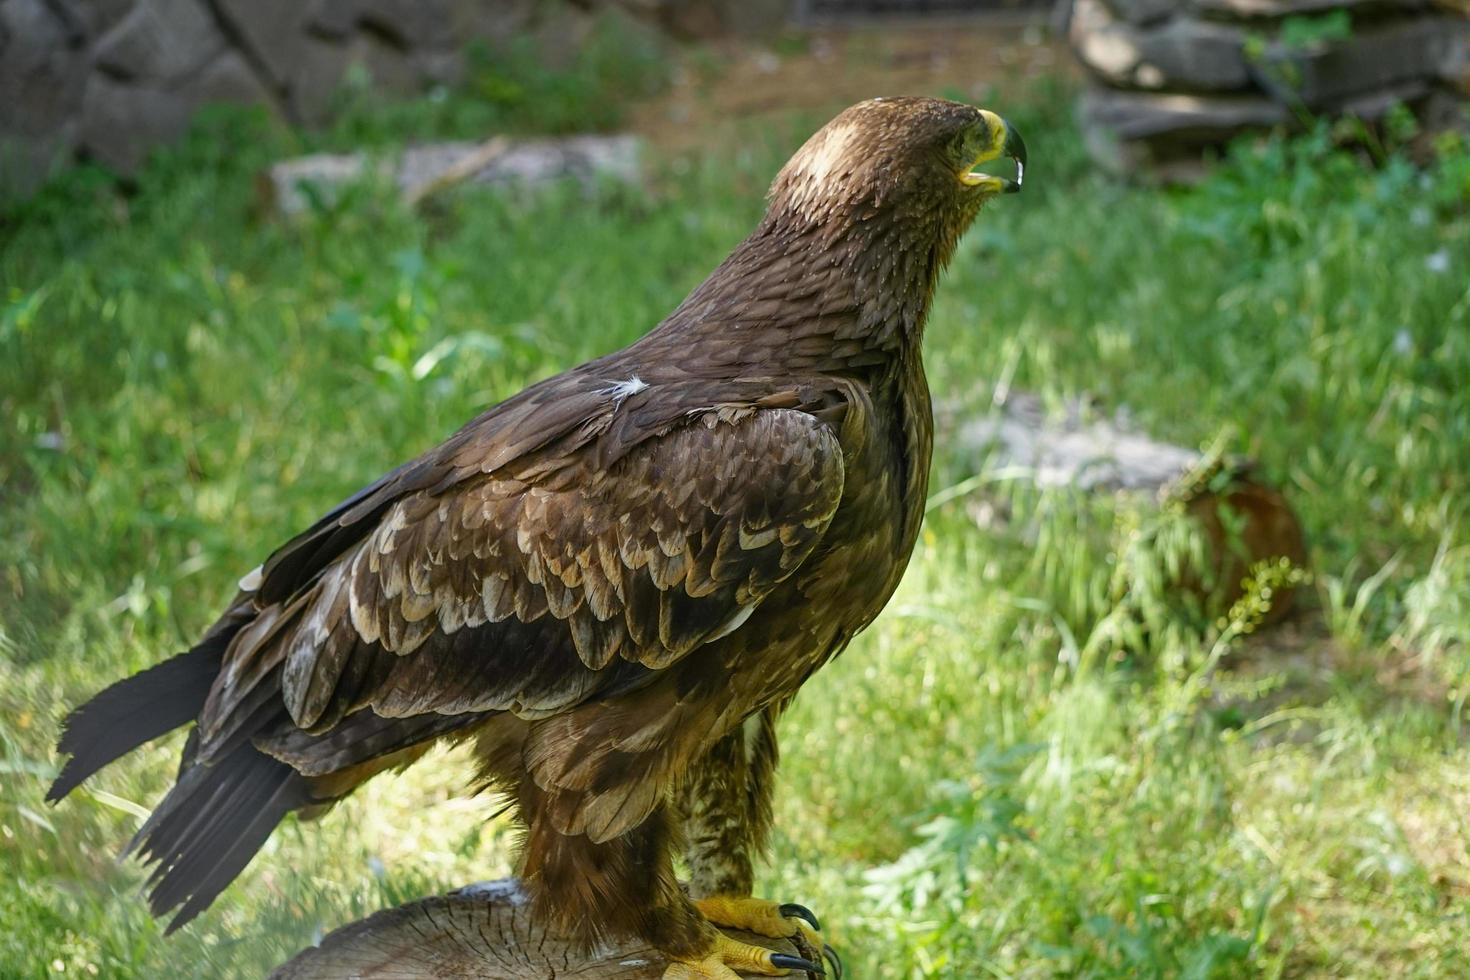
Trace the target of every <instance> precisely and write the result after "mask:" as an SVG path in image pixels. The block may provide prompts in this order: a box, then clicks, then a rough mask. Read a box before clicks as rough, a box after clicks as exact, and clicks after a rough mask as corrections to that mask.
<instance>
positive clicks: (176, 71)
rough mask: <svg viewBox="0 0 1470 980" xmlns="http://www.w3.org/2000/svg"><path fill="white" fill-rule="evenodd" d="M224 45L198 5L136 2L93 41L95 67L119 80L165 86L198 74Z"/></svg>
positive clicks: (191, 0)
mask: <svg viewBox="0 0 1470 980" xmlns="http://www.w3.org/2000/svg"><path fill="white" fill-rule="evenodd" d="M225 43H226V42H225V36H224V34H223V33H222V32H221V31H220V29H219V27H218V25H216V24H215V22H214V18H213V17H212V16H211V15H210V14H209V11H208V10H207V9H206V8H205V7H204V6H203V5H201V4H200V3H199V2H198V0H141V2H140V3H139V4H138V5H137V6H135V7H134V8H133V9H132V10H131V11H130V12H129V13H128V15H127V16H126V17H124V18H123V19H122V20H121V21H119V22H118V23H117V24H116V25H115V26H114V27H113V28H112V30H110V31H108V32H107V34H106V35H105V36H103V37H102V39H101V40H100V41H98V42H97V48H96V54H95V64H96V66H97V67H98V68H100V69H101V70H103V71H105V72H107V73H108V74H110V75H114V76H116V77H118V78H122V79H137V80H141V81H149V82H154V81H166V80H172V79H176V78H179V77H181V76H184V75H187V74H189V73H191V72H194V71H196V70H198V69H199V68H200V67H201V66H202V65H204V64H206V63H207V62H209V61H210V60H211V59H212V58H214V57H215V56H216V55H218V54H219V52H220V51H221V50H223V49H224V47H225Z"/></svg>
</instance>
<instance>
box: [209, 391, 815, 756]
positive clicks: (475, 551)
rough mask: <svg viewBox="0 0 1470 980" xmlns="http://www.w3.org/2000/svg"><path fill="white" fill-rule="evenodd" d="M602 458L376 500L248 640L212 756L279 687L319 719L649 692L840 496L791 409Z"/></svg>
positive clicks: (793, 564) (745, 607) (580, 448)
mask: <svg viewBox="0 0 1470 980" xmlns="http://www.w3.org/2000/svg"><path fill="white" fill-rule="evenodd" d="M584 428H585V427H584ZM604 455H605V453H602V452H600V451H599V450H598V447H597V443H596V441H595V440H593V441H591V442H585V441H584V442H581V443H579V444H578V445H576V446H575V448H574V449H573V450H572V451H571V452H566V451H563V450H562V449H561V448H560V447H559V446H558V444H556V443H555V442H554V441H553V442H552V443H551V444H550V448H548V449H547V450H546V451H544V452H533V453H530V454H529V455H527V456H525V457H523V458H521V459H518V460H515V461H513V462H512V463H511V464H509V465H506V466H502V467H501V468H500V469H498V470H496V471H495V472H493V473H490V474H480V473H476V474H475V475H473V476H471V477H469V478H467V479H465V480H463V481H462V482H460V483H459V484H456V485H454V486H451V487H448V488H443V489H438V490H435V489H430V488H425V489H419V490H415V491H413V492H411V493H408V494H406V495H404V496H402V497H400V498H399V499H396V500H394V501H392V502H390V503H388V504H387V505H386V506H385V507H382V508H380V509H379V511H378V513H379V516H378V518H377V521H376V524H375V525H374V526H372V527H371V528H370V529H369V530H368V531H367V532H366V534H365V535H363V536H362V539H361V541H360V543H358V544H357V545H355V546H354V547H352V548H349V549H347V550H346V551H344V552H343V553H342V554H341V555H339V556H338V557H336V558H334V559H333V560H331V561H330V562H329V563H327V564H326V565H324V566H323V567H322V568H321V569H320V571H319V572H317V573H316V576H315V578H314V580H312V581H311V582H310V584H309V585H308V587H307V588H305V589H304V590H303V591H301V592H299V593H298V594H296V595H295V596H291V597H288V598H287V599H285V600H283V601H281V602H279V603H276V604H274V605H269V606H267V607H266V608H264V609H263V610H262V611H261V614H260V616H259V617H258V618H257V620H256V621H255V622H253V623H251V624H250V625H249V626H248V627H247V628H245V629H243V630H241V632H240V634H239V636H237V637H236V638H235V640H234V642H233V643H232V645H231V647H230V649H229V650H228V651H227V653H226V655H225V663H224V668H223V669H222V671H221V674H220V681H219V683H218V684H217V685H216V687H215V690H214V691H213V692H212V694H211V698H210V701H209V704H208V705H207V706H206V709H205V712H204V715H203V717H202V718H201V734H202V735H203V740H204V754H205V755H206V756H212V755H214V754H217V753H219V752H221V751H225V750H226V749H227V748H228V747H229V746H230V745H232V744H233V742H232V741H231V740H232V738H233V737H236V736H237V734H238V733H243V732H247V731H249V730H250V729H251V728H252V727H258V723H259V719H258V718H256V719H255V720H254V721H252V720H251V719H252V716H254V715H255V712H257V711H260V710H265V705H264V702H263V701H257V700H256V699H257V698H260V697H261V692H264V691H268V690H269V691H272V692H273V693H274V692H279V694H278V697H279V698H280V699H281V700H282V701H283V702H284V706H285V709H286V711H287V712H288V713H289V716H290V720H291V722H292V723H293V724H294V726H295V727H298V728H300V729H303V730H306V731H308V732H313V733H321V732H326V731H328V730H330V729H331V727H332V726H333V725H335V724H337V723H338V722H340V721H341V720H342V719H343V718H345V717H346V716H347V715H348V714H350V713H351V712H354V711H357V710H360V709H362V708H365V707H369V708H371V709H372V711H373V712H374V713H376V714H378V715H381V716H384V717H395V718H402V717H411V716H416V715H422V714H426V713H435V714H442V715H468V714H480V713H484V712H488V711H496V710H510V711H513V712H515V713H516V714H518V715H520V716H521V717H524V718H532V719H534V718H539V717H546V716H548V715H552V714H556V713H558V712H561V711H564V710H567V709H569V708H571V707H574V706H575V705H577V704H580V703H582V702H583V701H586V700H588V699H589V698H592V697H595V696H604V695H605V694H606V693H607V692H608V691H610V690H623V689H629V687H630V685H631V686H633V687H636V686H637V685H638V684H639V681H640V678H643V677H645V676H646V675H648V674H650V673H651V672H654V671H658V670H661V669H663V668H665V667H667V666H669V665H670V664H672V663H674V662H676V661H677V660H679V659H680V658H681V657H683V656H684V655H686V654H687V653H688V652H689V651H690V650H692V649H694V648H696V647H697V646H699V645H700V644H702V643H705V642H708V641H709V640H711V639H714V638H717V637H720V636H723V635H725V634H727V633H729V632H730V631H732V630H734V629H736V628H738V627H739V625H740V624H741V623H743V622H744V620H745V619H746V618H747V617H749V616H750V615H751V612H752V611H753V610H754V609H755V608H756V606H757V605H758V604H759V603H760V601H761V600H762V599H763V598H764V597H765V596H766V595H767V594H768V593H769V592H770V591H771V590H772V589H773V588H775V587H776V586H777V585H778V584H779V583H780V582H781V581H783V580H784V579H785V578H787V577H788V576H789V575H790V574H791V573H792V572H793V571H794V570H795V569H796V568H797V567H798V566H799V565H800V564H801V563H802V561H803V560H805V559H806V557H807V556H808V555H809V554H810V553H811V552H812V550H813V549H814V548H815V547H816V546H817V544H818V542H819V541H820V539H821V536H822V534H823V532H824V531H825V529H826V527H827V524H828V523H829V522H830V520H831V518H832V515H833V514H834V513H835V512H836V509H837V506H838V502H839V501H840V499H841V497H842V490H843V474H844V463H843V457H842V450H841V446H840V445H839V442H838V439H837V436H836V435H835V434H834V433H833V431H832V430H831V428H830V427H829V426H828V424H827V423H825V422H823V421H821V420H819V419H817V418H815V417H814V416H812V415H810V414H807V413H805V412H802V411H798V410H791V409H785V408H756V407H751V406H743V407H740V408H738V409H734V410H715V411H706V412H703V413H700V414H695V415H691V416H687V417H684V418H683V419H681V420H679V421H678V422H677V423H675V424H673V425H672V427H671V428H669V429H668V430H667V431H666V432H664V433H663V434H661V435H657V436H656V437H647V438H641V439H640V440H639V441H638V442H637V443H636V445H635V446H634V447H633V448H632V449H631V450H629V451H626V452H623V453H621V454H620V455H618V456H617V458H616V461H615V462H614V463H613V464H612V465H611V466H608V467H606V468H603V467H601V466H600V461H601V459H602V457H603V456H604ZM365 503H366V499H364V500H363V501H360V502H359V503H357V504H356V505H354V506H356V507H362V506H364V505H365ZM274 560H275V559H273V561H274ZM277 567H280V566H277ZM270 578H271V566H270V565H267V568H266V572H265V575H264V579H265V582H266V584H267V586H268V584H269V582H270ZM268 677H269V678H274V679H275V683H274V684H267V683H263V681H264V679H265V678H268ZM276 703H277V704H280V703H281V702H280V701H278V702H276Z"/></svg>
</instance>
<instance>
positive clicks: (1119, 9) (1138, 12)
mask: <svg viewBox="0 0 1470 980" xmlns="http://www.w3.org/2000/svg"><path fill="white" fill-rule="evenodd" d="M1107 4H1108V7H1109V8H1110V9H1111V10H1112V11H1113V13H1114V14H1116V15H1117V16H1118V18H1119V19H1120V20H1123V21H1126V22H1128V23H1130V24H1136V25H1140V26H1141V25H1145V24H1157V23H1158V22H1159V21H1162V20H1167V19H1168V18H1169V17H1171V16H1172V15H1174V14H1175V13H1177V12H1178V11H1179V0H1107Z"/></svg>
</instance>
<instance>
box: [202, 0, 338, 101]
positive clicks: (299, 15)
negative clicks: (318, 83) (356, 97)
mask: <svg viewBox="0 0 1470 980" xmlns="http://www.w3.org/2000/svg"><path fill="white" fill-rule="evenodd" d="M212 2H213V3H214V5H215V7H216V9H218V10H219V12H220V15H221V16H222V17H224V18H225V20H227V21H228V22H229V24H230V26H231V28H232V29H233V30H234V32H235V33H236V34H237V35H238V36H239V37H240V38H241V39H242V40H243V41H244V43H245V44H246V46H247V47H248V48H249V53H250V57H251V59H252V60H253V61H255V62H256V63H257V64H260V65H263V66H264V67H265V69H266V71H268V72H269V73H270V80H271V81H272V82H273V83H274V84H275V85H276V86H277V87H278V88H280V89H286V88H287V87H288V86H289V85H290V83H291V80H292V79H293V78H294V77H295V76H296V75H297V74H299V73H300V70H301V68H302V62H303V61H305V60H307V59H309V58H311V57H312V56H313V55H316V54H318V53H319V47H318V45H319V44H320V42H317V45H313V44H312V43H310V42H311V39H310V38H308V37H307V29H306V28H307V20H306V19H307V16H308V14H309V13H310V10H309V9H308V6H307V5H306V4H305V3H303V2H301V0H212Z"/></svg>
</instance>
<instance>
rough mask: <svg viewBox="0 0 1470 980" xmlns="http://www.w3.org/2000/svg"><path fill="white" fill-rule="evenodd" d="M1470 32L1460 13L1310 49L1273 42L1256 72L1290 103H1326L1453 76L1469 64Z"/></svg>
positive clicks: (1263, 84)
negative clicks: (1455, 16)
mask: <svg viewBox="0 0 1470 980" xmlns="http://www.w3.org/2000/svg"><path fill="white" fill-rule="evenodd" d="M1467 37H1470V34H1467V22H1466V21H1464V20H1461V19H1459V18H1454V17H1420V18H1415V19H1413V20H1404V21H1397V22H1390V23H1387V24H1383V25H1381V26H1377V27H1369V28H1366V29H1364V30H1361V31H1355V32H1354V33H1353V35H1352V36H1351V37H1350V38H1348V39H1346V40H1344V41H1338V42H1333V43H1330V44H1324V45H1322V46H1320V47H1318V48H1316V49H1313V50H1308V51H1303V50H1300V49H1294V48H1288V47H1286V46H1285V45H1283V44H1281V43H1279V42H1277V43H1274V44H1271V45H1268V46H1267V48H1266V51H1265V53H1264V54H1263V55H1262V57H1261V58H1260V59H1259V61H1258V62H1256V63H1255V64H1253V65H1252V74H1253V75H1254V77H1255V79H1256V81H1257V82H1258V83H1259V84H1260V86H1261V87H1262V88H1263V89H1265V90H1266V91H1267V92H1270V93H1271V94H1272V95H1274V96H1275V97H1276V98H1278V99H1280V100H1282V101H1284V102H1293V101H1295V100H1300V101H1301V103H1302V104H1303V105H1305V106H1307V107H1308V108H1312V109H1317V108H1324V107H1329V106H1332V105H1334V104H1337V103H1340V102H1342V101H1343V100H1344V99H1347V98H1349V97H1351V96H1356V95H1361V94H1364V93H1370V92H1375V91H1382V90H1384V89H1388V88H1392V87H1394V86H1397V85H1401V84H1403V83H1406V82H1414V81H1421V82H1427V81H1429V80H1431V79H1450V78H1453V77H1454V76H1455V75H1456V74H1457V73H1458V72H1459V71H1460V70H1461V69H1462V66H1463V65H1464V62H1465V45H1466V41H1467Z"/></svg>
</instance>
